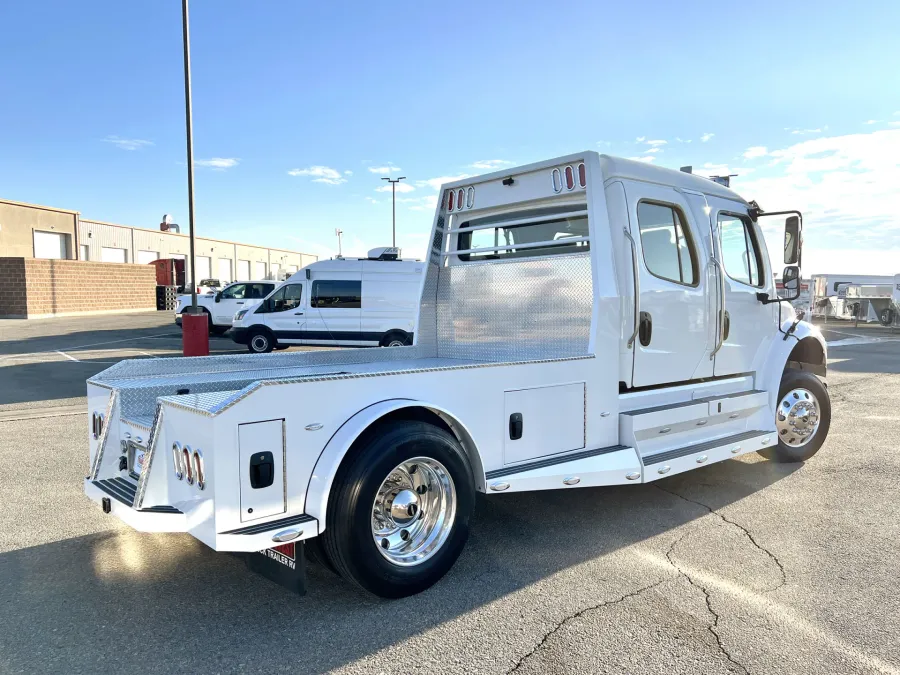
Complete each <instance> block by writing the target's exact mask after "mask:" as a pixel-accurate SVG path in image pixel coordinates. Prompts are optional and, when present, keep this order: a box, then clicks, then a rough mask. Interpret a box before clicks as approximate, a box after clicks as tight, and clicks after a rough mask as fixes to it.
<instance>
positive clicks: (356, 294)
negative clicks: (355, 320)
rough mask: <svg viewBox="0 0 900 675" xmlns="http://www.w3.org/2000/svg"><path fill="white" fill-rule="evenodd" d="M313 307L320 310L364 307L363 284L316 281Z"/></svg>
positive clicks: (313, 291)
mask: <svg viewBox="0 0 900 675" xmlns="http://www.w3.org/2000/svg"><path fill="white" fill-rule="evenodd" d="M311 305H312V306H313V307H318V308H319V309H326V308H327V309H359V308H360V307H362V282H361V281H344V280H341V281H337V280H335V281H314V282H313V286H312V303H311Z"/></svg>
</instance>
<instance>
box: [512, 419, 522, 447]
mask: <svg viewBox="0 0 900 675" xmlns="http://www.w3.org/2000/svg"><path fill="white" fill-rule="evenodd" d="M520 438H522V413H513V414H512V415H510V416H509V440H511V441H517V440H519V439H520Z"/></svg>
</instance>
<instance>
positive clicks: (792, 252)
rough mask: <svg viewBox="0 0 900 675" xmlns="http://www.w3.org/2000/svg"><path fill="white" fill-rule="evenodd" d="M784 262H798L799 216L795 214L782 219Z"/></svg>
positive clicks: (789, 263) (793, 263)
mask: <svg viewBox="0 0 900 675" xmlns="http://www.w3.org/2000/svg"><path fill="white" fill-rule="evenodd" d="M784 264H785V265H799V264H800V218H798V217H797V216H790V217H789V218H788V219H787V220H785V221H784Z"/></svg>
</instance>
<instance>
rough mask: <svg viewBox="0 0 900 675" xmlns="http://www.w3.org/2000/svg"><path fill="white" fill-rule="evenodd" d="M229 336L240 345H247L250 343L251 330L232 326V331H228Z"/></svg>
mask: <svg viewBox="0 0 900 675" xmlns="http://www.w3.org/2000/svg"><path fill="white" fill-rule="evenodd" d="M228 335H229V336H230V337H231V339H232V340H234V341H235V342H237V343H238V344H239V345H245V344H247V343H248V342H249V341H250V329H249V328H243V327H238V328H235V327H234V326H232V327H231V329H230V330H229V331H228Z"/></svg>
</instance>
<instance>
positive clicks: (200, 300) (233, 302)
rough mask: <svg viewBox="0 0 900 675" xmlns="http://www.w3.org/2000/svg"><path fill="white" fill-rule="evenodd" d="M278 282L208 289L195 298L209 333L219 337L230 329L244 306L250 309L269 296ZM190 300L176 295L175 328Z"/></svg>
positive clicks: (243, 283) (189, 297) (187, 297)
mask: <svg viewBox="0 0 900 675" xmlns="http://www.w3.org/2000/svg"><path fill="white" fill-rule="evenodd" d="M278 283H279V282H277V281H234V282H232V283H230V284H228V285H226V286H225V288H222V289H218V288H211V289H210V290H209V291H207V292H206V293H202V294H200V293H198V294H197V307H198V308H199V309H200V311H201V312H202V313H203V314H206V318H207V320H208V321H209V332H210V333H212V334H213V335H222V334H223V333H226V332H227V331H228V329H229V328H231V323H232V321H233V320H234V315H235V314H236V313H237V312H238V310H240V309H241V308H242V307H244V306H245V305H253V304H256V303H258V302H259V301H260V300H262V299H263V298H265V297H266V296H267V295H269V294H270V293H271V292H272V291H273V290H275V287H276V286H277V285H278ZM191 302H192V299H191V296H190V294H188V295H179V296H178V304H177V305H176V307H175V324H176V325H178V326H180V325H181V315H182V313H183V312H184V311H185V310H186V309H188V308H189V307H190V306H191Z"/></svg>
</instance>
